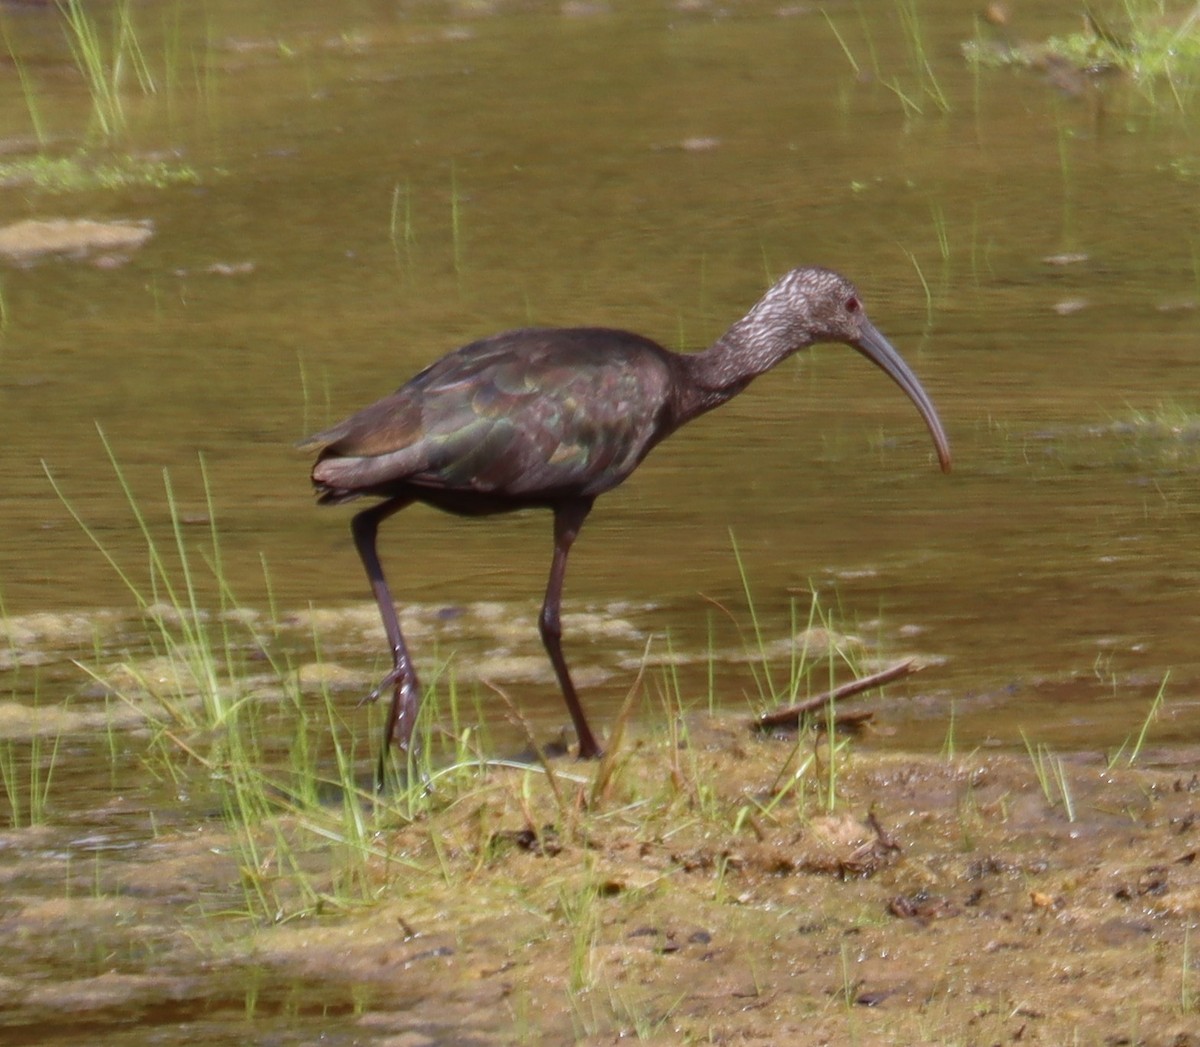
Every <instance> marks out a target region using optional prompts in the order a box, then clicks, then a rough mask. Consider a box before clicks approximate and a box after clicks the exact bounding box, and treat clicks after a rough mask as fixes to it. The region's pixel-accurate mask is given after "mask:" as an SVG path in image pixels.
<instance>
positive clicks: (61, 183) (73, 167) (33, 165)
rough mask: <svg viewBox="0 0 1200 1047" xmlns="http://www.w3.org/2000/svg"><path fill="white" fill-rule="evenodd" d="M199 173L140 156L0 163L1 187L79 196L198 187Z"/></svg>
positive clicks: (83, 156)
mask: <svg viewBox="0 0 1200 1047" xmlns="http://www.w3.org/2000/svg"><path fill="white" fill-rule="evenodd" d="M199 183H200V174H199V172H198V171H197V170H196V169H195V168H194V167H191V166H190V165H188V164H182V163H178V164H177V163H169V162H167V161H165V160H146V159H143V158H141V157H137V156H111V157H108V158H106V159H103V158H97V157H94V156H90V155H88V154H86V153H76V154H74V155H72V156H49V155H46V154H39V155H37V156H23V157H16V158H13V159H7V160H0V186H27V187H29V188H32V189H40V190H42V191H44V192H50V193H79V192H90V191H93V190H97V189H127V188H132V187H144V188H151V189H165V188H167V187H168V186H172V185H198V184H199Z"/></svg>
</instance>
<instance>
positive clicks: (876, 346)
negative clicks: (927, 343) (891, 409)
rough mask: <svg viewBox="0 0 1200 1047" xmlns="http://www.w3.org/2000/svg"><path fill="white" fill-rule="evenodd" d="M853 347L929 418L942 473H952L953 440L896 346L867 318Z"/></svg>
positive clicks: (928, 424)
mask: <svg viewBox="0 0 1200 1047" xmlns="http://www.w3.org/2000/svg"><path fill="white" fill-rule="evenodd" d="M850 345H851V346H853V347H854V348H855V349H857V350H858V351H859V352H860V353H862V354H863V356H865V357H866V358H867V359H868V360H870V361H871V362H872V363H874V364H876V365H878V366H879V367H880V368H881V369H882V370H883V371H885V372H887V375H888V377H889V378H891V380H892V381H893V382H895V383H896V384H897V385H898V386H900V388H901V389H903V390H904V392H905V393H906V394H907V396H908V398H909V399H910V400H911V401H912V402H913V403H914V404H916V406H917V410H918V411H920V412H921V417H922V418H924V419H925V425H926V426H927V427H928V429H929V435H930V436H932V437H933V445H934V447H935V448H937V456H938V461H939V462H940V463H941V465H942V472H944V473H948V472H949V471H950V441H949V440H947V439H946V431H945V430H944V429H943V428H942V422H941V419H939V418H938V416H937V411H936V410H934V407H933V401H932V400H930V399H929V397H928V396H927V395H926V393H925V390H924V389H922V388H921V383H920V382H918V381H917V376H916V375H915V374H913V373H912V371H911V370H909V367H908V364H906V363H905V362H904V358H903V357H902V356H901V355H900V354H899V353H898V352H896V349H895V347H894V346H893V345H892V343H891V342H889V341H888V340H887V339H886V338H884V337H883V335H882V334H880V333H879V331H878V329H877V328H876V327H875V325H874V324H872V323H871V322H870V321H869V320H868V319H867V318H866V317H865V316H864V317H863V318H862V334H861V336H860V337H859V339H858V341H857V342H851V343H850Z"/></svg>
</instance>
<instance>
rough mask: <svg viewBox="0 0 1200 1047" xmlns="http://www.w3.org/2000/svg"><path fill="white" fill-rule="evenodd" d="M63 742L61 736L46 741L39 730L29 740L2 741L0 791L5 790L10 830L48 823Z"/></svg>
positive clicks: (0, 741)
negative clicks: (51, 795) (55, 773)
mask: <svg viewBox="0 0 1200 1047" xmlns="http://www.w3.org/2000/svg"><path fill="white" fill-rule="evenodd" d="M61 742H62V736H61V735H59V734H55V735H54V736H53V737H52V738H48V739H47V738H45V737H43V735H42V734H41V732H39V731H36V730H35V731H34V732H33V734H32V735H31V737H30V738H29V740H28V741H20V740H17V739H12V738H5V739H3V740H0V788H2V789H3V790H4V800H5V803H6V804H7V807H8V825H9V827H10V828H13V829H26V828H29V827H30V826H34V825H43V824H45V823H46V821H47V818H48V811H49V807H50V786H51V783H52V782H53V780H54V770H55V766H56V764H57V761H58V750H59V746H60V744H61Z"/></svg>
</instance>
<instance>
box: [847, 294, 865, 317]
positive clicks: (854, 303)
mask: <svg viewBox="0 0 1200 1047" xmlns="http://www.w3.org/2000/svg"><path fill="white" fill-rule="evenodd" d="M861 308H862V306H861V305H859V302H858V299H857V298H855V297H854V296H853V295H852V296H851V297H849V298H847V299H846V312H848V313H857V312H858V311H859V309H861Z"/></svg>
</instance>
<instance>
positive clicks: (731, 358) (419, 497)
mask: <svg viewBox="0 0 1200 1047" xmlns="http://www.w3.org/2000/svg"><path fill="white" fill-rule="evenodd" d="M815 342H843V343H845V344H846V345H849V346H852V347H853V348H855V349H857V350H858V351H859V352H860V353H862V354H863V355H864V356H866V357H867V358H868V359H869V360H871V361H872V362H874V363H875V364H878V365H879V367H881V368H882V369H883V370H884V371H885V372H887V374H888V375H889V376H890V377H891V378H892V379H893V380H894V381H895V382H896V384H897V385H899V386H900V388H901V389H903V390H904V392H905V393H907V394H908V397H909V399H911V400H912V401H913V403H914V404H915V405H916V407H917V409H918V410H919V411H920V412H921V416H922V417H923V418H924V419H925V424H926V425H927V426H928V428H929V432H930V434H931V435H932V436H933V442H934V446H935V447H936V449H937V455H938V459H939V460H940V462H941V466H942V469H943V470H948V469H949V468H950V446H949V443H948V442H947V440H946V435H945V433H944V432H943V430H942V425H941V422H940V421H939V420H938V416H937V412H936V411H935V410H934V408H933V404H932V403H931V402H930V400H929V397H928V396H926V394H925V390H924V389H922V388H921V384H920V382H918V381H917V378H916V376H915V375H914V374H913V373H912V371H910V370H909V368H908V366H907V365H906V364H905V362H904V360H903V359H902V358H901V357H900V354H899V353H897V352H896V350H895V349H894V348H893V347H892V345H891V344H890V343H889V342H888V340H887V339H886V338H884V336H883V335H882V334H880V333H879V331H878V330H876V329H875V327H874V325H873V324H872V323H871V322H870V321H869V320H868V319H867V316H866V313H865V312H864V311H863V307H862V304H861V301H860V299H859V296H858V291H857V290H855V288H854V285H853V284H851V283H850V281H849V280H847V279H845V278H844V277H842V276H839V275H838V274H837V273H834V272H831V271H830V270H828V269H820V268H806V269H794V270H792V271H791V272H790V273H788V274H787V275H786V276H785V277H784V278H783V279H782V280H780V281H779V282H778V283H777V284H775V286H774V287H772V288H771V289H770V290H769V291H768V292H767V293H766V294H765V295H763V297H762V299H761V300H760V301H759V302H758V303H757V304H756V305H755V306H754V308H753V309H751V310H750V312H748V313H747V314H746V315H745V316H744V317H742V319H740V320H739V321H738V322H737V323H735V324H734V325H733V326H732V327H731V328H730V329H729V330H728V331H726V332H725V334H723V335H722V336H721V337H720V338H719V339H717V341H716V342H715V343H713V345H712V346H710V347H709V348H708V349H705V350H703V351H701V352H697V353H689V354H683V353H675V352H671V351H670V350H668V349H664V348H663V347H662V346H661V345H659V344H658V343H656V342H653V341H651V340H650V339H648V338H643V337H642V336H641V335H636V334H631V333H630V332H628V331H617V330H609V329H607V328H599V327H578V328H525V329H523V330H518V331H509V332H507V333H505V334H498V335H493V336H492V337H490V338H484V339H482V340H481V341H478V342H472V343H471V344H470V345H465V346H463V347H462V348H461V349H456V350H455V351H454V352H452V353H449V354H447V355H446V356H443V357H442V358H441V359H440V360H437V361H435V362H434V363H432V364H430V365H429V366H428V367H426V368H425V370H423V371H422V372H421V373H420V374H418V375H417V376H416V377H414V378H413V379H411V380H410V381H409V382H408V383H407V384H406V385H403V386H401V387H400V388H399V389H398V390H397V391H396V392H394V393H392V394H391V395H390V396H387V397H384V399H382V400H379V401H378V402H376V403H373V404H371V405H370V406H369V407H365V408H363V409H362V410H361V411H359V412H358V413H357V414H354V415H351V416H350V417H349V418H347V419H346V420H345V421H343V422H339V423H338V424H337V425H335V426H334V427H333V428H332V429H327V430H325V431H324V432H322V433H317V434H316V435H314V436H312V437H310V438H309V439H308V440H306V441H305V442H304V446H306V447H315V448H319V450H320V454H319V455H318V457H317V461H316V464H315V465H314V466H313V470H312V482H313V485H314V486H315V487H316V489H317V492H318V494H319V499H318V500H319V501H320V502H321V504H323V505H324V504H336V503H339V502H347V501H350V500H351V499H354V498H360V497H362V496H364V495H366V496H371V497H375V498H380V499H382V501H380V502H378V503H377V504H375V505H373V506H371V507H370V508H368V509H364V510H363V511H362V512H360V513H358V514H357V515H356V516H355V517H354V519H353V521H352V523H351V529H352V531H353V534H354V544H355V546H356V547H357V549H358V554H359V556H360V557H361V558H362V562H363V565H364V567H365V568H366V571H367V576H368V577H369V578H370V580H371V587H372V589H373V591H374V594H375V600H376V602H377V603H378V604H379V612H380V614H381V616H382V617H383V625H384V629H385V630H386V632H387V637H388V642H389V643H390V644H391V648H392V669H391V671H390V672H389V673H388V674H387V675H386V676H385V677H384V678H383V680H382V681H381V683H380V684H379V686H378V687H377V688H376V689H375V690H374V691H373V692H372V694H371V695H370V697H371V698H372V699H375V698H378V697H379V695H380V694H381V693H382V692H383V691H384V690H386V689H388V688H389V687H390V688H391V689H392V704H391V709H390V711H389V713H388V718H387V725H386V728H385V733H384V744H383V750H382V751H383V754H384V755H386V753H387V752H388V749H389V746H390V745H391V744H392V743H395V744H397V745H398V746H399V747H400V749H401V750H402V751H405V752H407V750H408V748H409V744H410V741H411V739H412V732H413V726H414V724H415V722H416V717H417V706H418V701H419V698H420V691H419V689H418V683H417V673H416V670H415V669H414V668H413V664H412V660H411V658H410V657H409V654H408V651H407V649H406V648H405V646H404V637H403V635H402V634H401V632H400V622H399V619H398V617H397V615H396V608H395V605H394V604H393V602H392V596H391V593H390V591H389V590H388V584H387V581H386V580H385V578H384V574H383V568H382V567H381V566H380V562H379V555H378V553H377V551H376V535H377V533H378V530H379V525H380V524H381V523H382V522H383V521H384V520H385V519H387V518H388V517H389V516H391V515H392V514H393V513H395V512H398V511H399V510H400V509H403V508H405V507H406V506H408V505H411V504H412V503H413V502H424V503H426V504H427V505H432V506H436V507H437V508H438V509H443V510H445V511H447V512H450V513H457V514H460V515H463V516H485V515H489V514H492V513H504V512H510V511H512V510H515V509H529V508H547V509H551V510H553V512H554V558H553V560H552V562H551V565H550V580H549V582H548V583H547V585H546V596H545V600H544V602H543V604H542V612H541V617H540V618H539V622H538V624H539V626H540V629H541V635H542V642H543V643H544V644H545V647H546V651H547V653H548V654H549V656H550V662H551V664H552V665H553V666H554V672H555V674H556V675H557V677H558V683H559V686H560V687H561V688H562V693H563V698H564V699H566V703H567V709H568V710H569V711H570V713H571V719H572V720H573V721H574V724H575V731H576V733H577V735H578V737H579V755H580V757H595V756H598V755H600V751H601V750H600V745H599V743H598V742H597V741H596V737H595V735H594V734H592V730H591V728H590V727H589V726H588V721H587V717H586V716H585V715H584V712H583V707H582V706H581V705H580V703H579V697H578V695H577V694H576V692H575V686H574V684H573V683H572V682H571V674H570V672H569V671H568V669H567V663H566V660H565V659H564V658H563V653H562V628H561V625H560V622H559V605H560V603H561V600H562V590H563V577H564V575H565V573H566V568H567V554H568V553H569V552H570V550H571V545H572V543H573V542H574V541H575V539H576V537H577V536H578V534H579V529H580V528H581V527H582V526H583V522H584V520H585V519H586V518H587V515H588V513H589V512H590V511H591V508H592V503H593V502H594V501H595V499H596V496H597V495H600V494H603V493H604V492H605V491H608V490H611V489H612V488H614V487H616V486H617V485H618V484H619V483H621V482H622V481H623V480H624V479H625V478H626V477H627V476H629V474H630V473H632V472H633V471H634V469H636V468H637V467H638V464H639V463H640V462H641V461H642V459H643V458H645V457H646V455H647V454H648V453H649V452H650V450H651V449H652V448H653V447H654V446H655V445H656V444H658V443H659V442H660V441H662V440H664V439H666V438H667V437H668V436H670V435H671V434H672V433H673V432H675V430H676V429H678V428H679V427H680V426H681V425H683V424H684V423H685V422H690V421H691V420H692V419H693V418H696V417H697V416H698V415H702V414H704V413H705V412H706V411H711V410H712V409H713V408H714V407H719V406H720V405H721V404H723V403H725V401H726V400H729V399H730V398H731V397H733V396H736V395H737V394H738V393H740V392H741V391H742V390H743V389H745V388H746V386H747V385H749V384H750V382H751V380H753V379H754V378H756V377H757V376H758V375H760V374H763V373H764V372H766V371H769V370H770V369H771V368H772V367H774V366H775V365H776V364H778V363H779V362H780V361H781V360H783V359H785V358H786V357H788V356H790V355H791V354H792V353H794V352H796V351H797V350H800V349H804V348H806V347H808V346H810V345H812V344H813V343H815ZM380 766H381V768H382V758H381V764H380ZM381 774H382V771H381Z"/></svg>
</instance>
